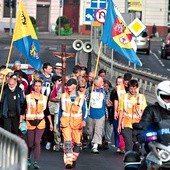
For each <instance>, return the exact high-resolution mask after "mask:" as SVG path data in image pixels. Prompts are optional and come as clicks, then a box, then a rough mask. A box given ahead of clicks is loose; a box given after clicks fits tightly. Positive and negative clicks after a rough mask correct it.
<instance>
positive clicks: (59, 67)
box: [54, 63, 62, 76]
mask: <svg viewBox="0 0 170 170" xmlns="http://www.w3.org/2000/svg"><path fill="white" fill-rule="evenodd" d="M54 75H57V76H61V75H62V64H61V63H56V64H55V66H54Z"/></svg>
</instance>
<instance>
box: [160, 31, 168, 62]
mask: <svg viewBox="0 0 170 170" xmlns="http://www.w3.org/2000/svg"><path fill="white" fill-rule="evenodd" d="M167 56H170V33H168V35H167V36H166V39H165V40H164V41H163V43H162V46H161V58H163V59H167Z"/></svg>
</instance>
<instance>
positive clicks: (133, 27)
mask: <svg viewBox="0 0 170 170" xmlns="http://www.w3.org/2000/svg"><path fill="white" fill-rule="evenodd" d="M128 28H129V29H130V31H131V32H132V33H133V34H134V35H135V36H136V37H137V36H138V35H139V34H140V33H141V32H142V31H143V30H144V29H146V26H145V25H144V24H143V23H142V21H140V20H139V19H138V18H136V19H134V20H133V21H132V23H130V24H129V26H128Z"/></svg>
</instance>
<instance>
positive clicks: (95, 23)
mask: <svg viewBox="0 0 170 170" xmlns="http://www.w3.org/2000/svg"><path fill="white" fill-rule="evenodd" d="M91 26H93V27H100V26H101V23H99V22H97V21H94V22H91Z"/></svg>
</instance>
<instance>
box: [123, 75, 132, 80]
mask: <svg viewBox="0 0 170 170" xmlns="http://www.w3.org/2000/svg"><path fill="white" fill-rule="evenodd" d="M123 79H124V80H131V79H132V74H131V73H125V74H124V76H123Z"/></svg>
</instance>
